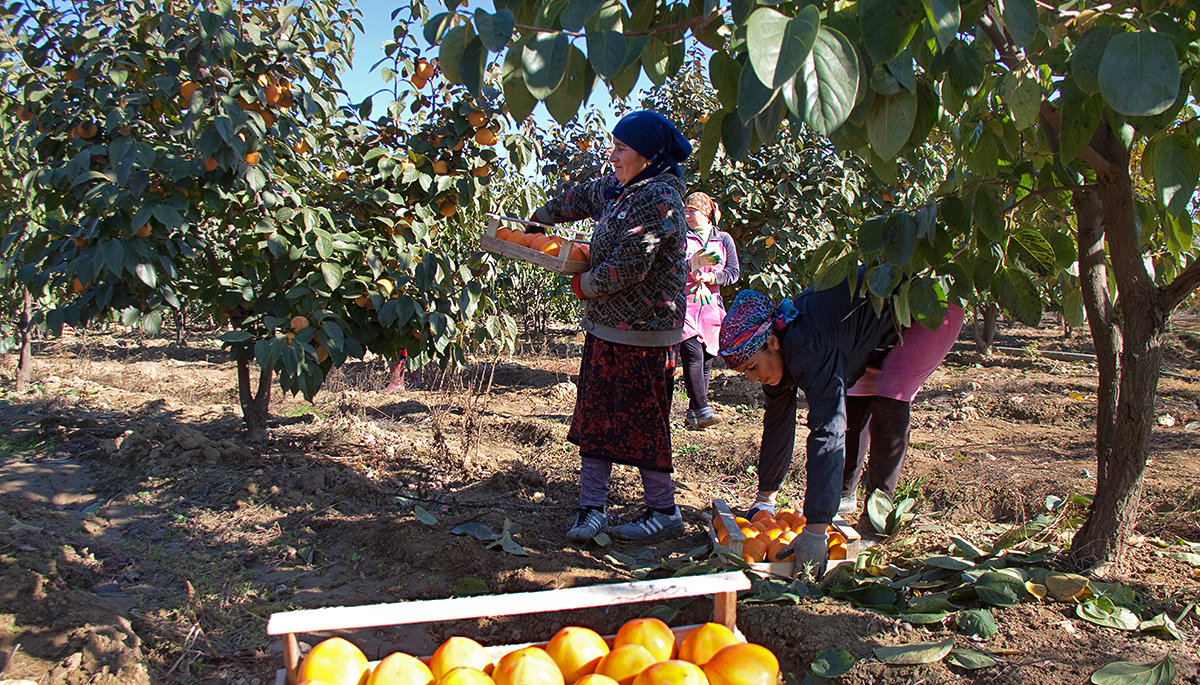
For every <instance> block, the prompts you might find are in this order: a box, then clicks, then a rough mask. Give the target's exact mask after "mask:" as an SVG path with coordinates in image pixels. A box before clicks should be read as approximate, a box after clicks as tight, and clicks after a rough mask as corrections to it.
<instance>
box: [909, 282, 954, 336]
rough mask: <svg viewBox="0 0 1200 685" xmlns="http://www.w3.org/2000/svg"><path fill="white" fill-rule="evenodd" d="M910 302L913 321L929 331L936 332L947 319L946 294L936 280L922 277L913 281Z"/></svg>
mask: <svg viewBox="0 0 1200 685" xmlns="http://www.w3.org/2000/svg"><path fill="white" fill-rule="evenodd" d="M908 301H909V306H910V307H911V308H912V317H913V320H914V321H916V322H917V323H919V324H921V325H922V326H924V327H925V328H926V329H928V330H931V331H936V330H937V329H938V327H940V326H941V325H942V321H944V320H945V318H946V293H945V292H944V291H943V290H942V284H941V283H940V282H938V281H937V280H936V279H934V278H930V277H929V276H921V277H920V278H918V279H915V280H913V281H912V287H911V288H909V291H908Z"/></svg>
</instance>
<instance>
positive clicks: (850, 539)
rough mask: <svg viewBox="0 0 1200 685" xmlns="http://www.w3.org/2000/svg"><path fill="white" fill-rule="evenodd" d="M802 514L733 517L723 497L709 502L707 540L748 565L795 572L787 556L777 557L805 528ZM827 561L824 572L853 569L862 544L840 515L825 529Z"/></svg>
mask: <svg viewBox="0 0 1200 685" xmlns="http://www.w3.org/2000/svg"><path fill="white" fill-rule="evenodd" d="M804 524H805V520H804V516H803V515H802V514H800V513H798V512H796V511H795V510H793V509H786V508H785V509H780V510H779V511H777V512H776V513H775V514H774V515H772V514H769V513H767V512H765V511H760V512H758V513H757V514H755V516H754V519H753V520H748V519H745V518H742V517H740V516H734V515H733V512H732V511H731V510H730V509H729V505H728V504H726V502H725V500H723V499H715V500H713V504H712V525H711V526H710V527H709V531H708V533H709V539H710V541H711V542H712V543H713V544H714V545H721V546H722V547H728V548H730V549H732V550H733V551H734V552H737V553H738V554H740V555H741V557H742V561H745V562H746V563H747V564H750V568H752V569H754V570H757V571H766V572H768V573H772V574H775V575H783V576H791V575H794V571H795V564H794V563H793V562H792V560H791V559H790V558H789V559H780V558H779V556H778V554H779V552H780V551H782V549H783V548H784V547H785V546H786V545H787V544H788V543H789V542H791V541H792V540H794V539H795V538H796V536H797V535H799V534H800V531H801V530H802V529H803V528H804ZM828 535H829V563H828V564H827V565H826V569H827V571H832V570H833V569H834V568H836V567H838V566H841V565H843V564H848V565H849V566H850V568H854V564H855V562H856V561H857V560H858V553H859V550H860V549H861V547H862V536H860V535H859V534H858V531H856V530H854V528H853V527H852V526H850V525H847V524H846V522H845V521H844V520H842V518H841V517H840V516H837V517H834V519H833V523H832V524H830V526H829V529H828Z"/></svg>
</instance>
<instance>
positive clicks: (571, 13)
mask: <svg viewBox="0 0 1200 685" xmlns="http://www.w3.org/2000/svg"><path fill="white" fill-rule="evenodd" d="M604 2H605V0H567V6H566V7H564V8H563V11H562V14H560V15H559V17H558V21H559V24H561V25H562V28H563V30H564V31H570V32H572V33H574V32H575V31H578V30H579V29H581V28H583V25H584V23H586V22H587V20H588V19H590V18H591V17H592V15H593V14H595V13H596V12H598V11H600V7H601V6H602V5H604Z"/></svg>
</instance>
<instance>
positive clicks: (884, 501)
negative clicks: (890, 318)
mask: <svg viewBox="0 0 1200 685" xmlns="http://www.w3.org/2000/svg"><path fill="white" fill-rule="evenodd" d="M888 295H889V296H890V295H891V292H890V291H889V293H888ZM892 508H893V507H892V499H891V498H890V497H888V496H887V494H886V493H884V492H883V491H882V490H875V491H874V492H872V493H871V496H870V497H869V498H868V499H867V518H868V519H870V521H871V525H872V526H874V528H875V532H877V533H883V532H884V531H885V530H887V518H888V514H890V513H892Z"/></svg>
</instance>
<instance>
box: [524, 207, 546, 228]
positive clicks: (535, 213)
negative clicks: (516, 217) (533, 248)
mask: <svg viewBox="0 0 1200 685" xmlns="http://www.w3.org/2000/svg"><path fill="white" fill-rule="evenodd" d="M528 221H532V222H534V223H538V224H548V223H550V222H549V221H546V220H544V219H539V218H538V210H536V209H535V210H533V214H530V215H529V219H528ZM525 232H526V233H545V232H546V229H544V228H542V227H541V226H534V225H533V224H532V223H530V224H525Z"/></svg>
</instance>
